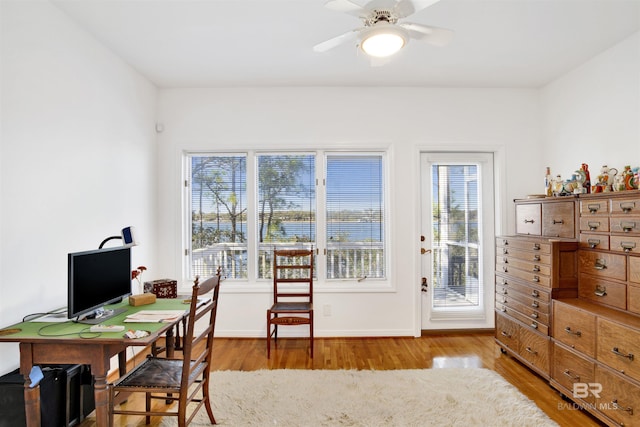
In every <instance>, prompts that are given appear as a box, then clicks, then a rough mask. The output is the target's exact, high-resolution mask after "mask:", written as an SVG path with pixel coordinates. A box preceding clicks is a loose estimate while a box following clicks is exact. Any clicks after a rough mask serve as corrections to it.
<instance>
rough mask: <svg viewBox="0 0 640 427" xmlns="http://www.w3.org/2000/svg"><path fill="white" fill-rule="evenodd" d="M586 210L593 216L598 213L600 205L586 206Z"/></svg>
mask: <svg viewBox="0 0 640 427" xmlns="http://www.w3.org/2000/svg"><path fill="white" fill-rule="evenodd" d="M587 208H588V209H589V213H592V214H594V213H598V211H599V210H600V205H596V204H593V205H587Z"/></svg>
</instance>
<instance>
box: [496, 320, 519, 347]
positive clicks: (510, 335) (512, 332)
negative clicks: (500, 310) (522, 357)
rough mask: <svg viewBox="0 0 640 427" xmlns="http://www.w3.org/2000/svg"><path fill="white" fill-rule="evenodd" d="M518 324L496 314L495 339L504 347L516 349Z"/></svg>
mask: <svg viewBox="0 0 640 427" xmlns="http://www.w3.org/2000/svg"><path fill="white" fill-rule="evenodd" d="M519 329H520V325H518V324H517V323H516V322H514V321H513V320H511V319H509V318H507V317H504V316H502V315H501V314H496V339H497V340H498V341H500V343H502V344H503V345H504V346H505V347H507V348H510V349H511V350H513V351H515V352H517V351H518V342H519V341H518V336H519Z"/></svg>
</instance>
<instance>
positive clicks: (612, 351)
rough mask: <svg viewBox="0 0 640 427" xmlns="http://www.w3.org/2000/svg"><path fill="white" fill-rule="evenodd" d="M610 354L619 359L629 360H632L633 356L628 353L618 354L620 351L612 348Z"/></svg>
mask: <svg viewBox="0 0 640 427" xmlns="http://www.w3.org/2000/svg"><path fill="white" fill-rule="evenodd" d="M611 353H613V354H615V355H618V356H621V357H626V358H627V359H629V360H633V354H631V353H629V354H624V353H622V352H620V350H618V347H613V348H612V349H611Z"/></svg>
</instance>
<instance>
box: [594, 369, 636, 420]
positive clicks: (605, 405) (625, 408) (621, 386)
mask: <svg viewBox="0 0 640 427" xmlns="http://www.w3.org/2000/svg"><path fill="white" fill-rule="evenodd" d="M595 383H596V384H599V385H600V386H601V387H602V389H601V390H600V392H599V393H598V394H599V396H600V397H599V398H596V407H597V408H598V409H599V410H600V411H601V412H602V413H603V414H605V415H606V416H607V417H609V418H610V419H612V420H614V421H615V422H616V423H617V424H618V425H620V426H638V425H640V389H639V388H638V387H637V386H636V385H635V384H633V383H631V382H630V381H627V380H626V379H624V378H622V377H620V376H619V375H616V374H615V373H614V372H611V371H609V370H608V369H607V368H604V367H602V366H596V378H595ZM598 388H600V387H598Z"/></svg>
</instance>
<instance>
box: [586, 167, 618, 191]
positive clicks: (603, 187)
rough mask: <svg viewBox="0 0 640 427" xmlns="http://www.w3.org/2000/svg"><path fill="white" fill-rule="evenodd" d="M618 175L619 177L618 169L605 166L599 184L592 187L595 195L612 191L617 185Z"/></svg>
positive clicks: (599, 176)
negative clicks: (614, 185)
mask: <svg viewBox="0 0 640 427" xmlns="http://www.w3.org/2000/svg"><path fill="white" fill-rule="evenodd" d="M616 175H618V169H616V168H610V167H608V166H607V165H603V166H602V168H600V175H598V182H596V184H595V185H594V186H593V187H592V190H593V193H606V192H608V191H611V190H612V189H613V184H614V183H615V179H616Z"/></svg>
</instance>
